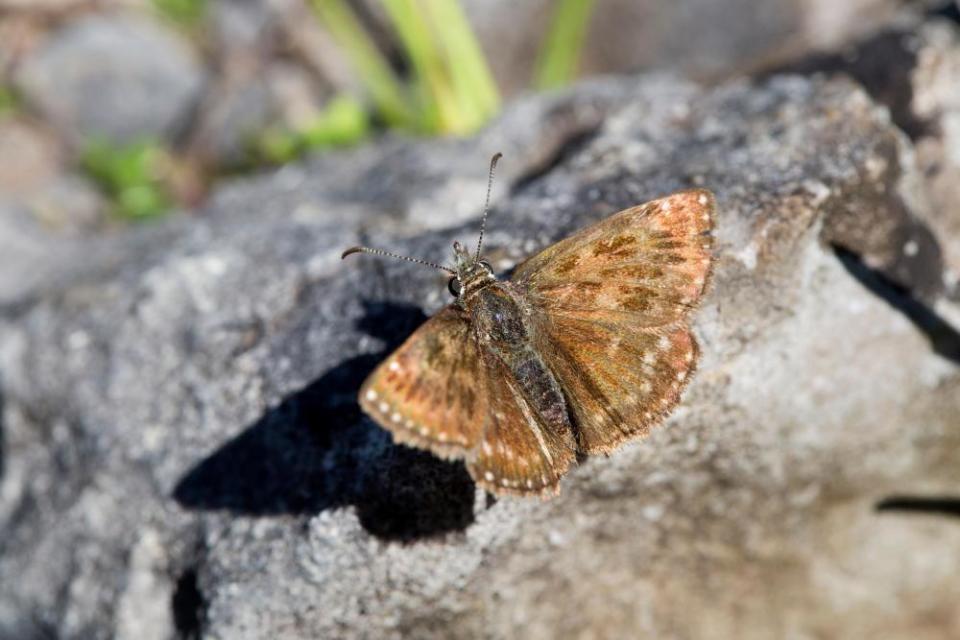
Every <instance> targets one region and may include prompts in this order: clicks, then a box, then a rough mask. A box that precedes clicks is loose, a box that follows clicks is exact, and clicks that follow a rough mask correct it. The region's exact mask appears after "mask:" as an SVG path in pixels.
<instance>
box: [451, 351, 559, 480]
mask: <svg viewBox="0 0 960 640" xmlns="http://www.w3.org/2000/svg"><path fill="white" fill-rule="evenodd" d="M487 362H488V364H489V366H487V367H485V372H486V375H487V380H486V386H487V388H488V390H489V399H490V412H489V414H488V416H487V421H486V423H485V425H484V428H483V437H482V440H481V442H480V445H479V447H478V448H477V450H476V452H475V454H474V456H475V457H474V458H473V460H472V461H470V462H468V463H467V469H468V470H469V471H470V475H471V476H472V477H473V479H474V481H475V482H476V483H477V484H478V485H480V486H481V487H483V488H484V489H486V490H487V491H490V492H491V493H500V494H514V495H526V494H530V493H540V494H550V493H556V492H557V491H558V490H559V486H560V478H561V477H562V476H563V474H565V473H566V472H567V469H568V468H569V467H570V464H571V463H572V462H573V460H574V458H575V456H576V443H575V442H574V439H573V434H572V432H571V431H570V430H569V429H567V430H564V431H560V432H558V431H557V430H556V429H551V428H550V426H549V425H548V424H547V423H546V422H545V421H544V420H543V418H542V417H541V416H539V415H537V413H536V412H535V411H533V409H532V408H531V406H530V403H529V402H528V400H527V398H526V397H524V394H523V392H522V391H521V389H520V388H519V386H518V385H517V383H516V381H515V380H514V379H513V377H512V376H511V375H510V372H509V371H507V369H506V367H504V366H503V365H501V364H498V363H497V361H496V360H494V359H493V358H492V357H488V360H487Z"/></svg>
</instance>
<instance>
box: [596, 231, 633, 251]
mask: <svg viewBox="0 0 960 640" xmlns="http://www.w3.org/2000/svg"><path fill="white" fill-rule="evenodd" d="M636 242H637V239H636V238H635V237H634V236H632V235H630V234H626V233H624V234H621V235H619V236H614V237H613V238H610V239H609V240H601V241H600V242H598V243H597V246H596V247H594V248H593V255H594V256H602V255H608V256H609V255H616V256H622V255H628V253H629V252H627V251H624V249H625V248H626V247H629V246H631V245H634V244H636Z"/></svg>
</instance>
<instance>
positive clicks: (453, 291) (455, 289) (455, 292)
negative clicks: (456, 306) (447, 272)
mask: <svg viewBox="0 0 960 640" xmlns="http://www.w3.org/2000/svg"><path fill="white" fill-rule="evenodd" d="M447 289H449V290H450V295H452V296H453V297H455V298H456V297H457V296H459V295H460V281H459V280H457V278H456V276H454V277H452V278H450V280H448V281H447Z"/></svg>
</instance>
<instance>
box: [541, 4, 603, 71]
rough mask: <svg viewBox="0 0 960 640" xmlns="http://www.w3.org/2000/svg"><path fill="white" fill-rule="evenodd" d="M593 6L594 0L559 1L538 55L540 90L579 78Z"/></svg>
mask: <svg viewBox="0 0 960 640" xmlns="http://www.w3.org/2000/svg"><path fill="white" fill-rule="evenodd" d="M593 5H594V0H558V2H557V5H556V9H555V10H554V13H553V18H552V20H551V22H550V30H549V31H548V32H547V37H546V38H545V39H544V42H543V46H542V47H541V49H540V55H539V56H538V58H537V67H536V72H535V76H534V86H535V87H536V88H537V89H555V88H557V87H562V86H565V85H567V84H569V83H570V82H572V81H573V80H574V79H575V78H576V75H577V65H578V64H579V62H580V52H581V50H582V49H583V41H584V37H585V35H586V31H587V25H588V24H589V21H590V13H591V12H592V11H593Z"/></svg>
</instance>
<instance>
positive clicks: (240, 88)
mask: <svg viewBox="0 0 960 640" xmlns="http://www.w3.org/2000/svg"><path fill="white" fill-rule="evenodd" d="M956 13H957V11H956V7H955V6H954V4H953V3H952V2H948V1H943V0H940V1H938V0H912V1H911V0H845V1H844V2H835V1H833V0H766V1H763V2H758V1H755V0H676V1H670V2H664V1H657V0H528V1H525V2H508V1H507V0H462V1H460V0H382V1H378V0H0V219H2V218H7V224H9V223H10V220H9V219H10V218H11V217H19V218H21V219H20V223H21V224H22V223H23V222H24V220H23V218H24V217H27V218H28V219H29V223H31V224H32V223H37V224H39V225H40V226H41V227H42V228H43V229H44V230H45V232H50V233H55V234H88V233H101V232H103V231H104V230H106V229H110V228H116V227H117V226H123V225H125V224H128V223H130V222H135V221H141V220H146V219H152V218H157V217H161V216H165V215H168V214H170V212H172V211H175V210H184V209H189V208H191V207H194V206H196V205H198V204H200V203H202V202H203V201H204V199H205V198H206V197H207V195H208V194H209V192H210V190H211V189H212V188H214V186H215V185H216V184H217V183H218V182H219V181H221V180H223V179H225V178H228V177H232V176H237V175H242V174H247V173H250V172H256V171H261V170H263V169H265V168H269V167H276V166H278V165H283V164H284V163H289V162H292V161H295V160H296V159H298V158H299V157H301V156H303V155H304V154H307V153H322V152H323V151H324V150H328V149H331V148H337V147H344V146H351V145H360V144H363V142H364V141H365V140H368V139H370V138H371V137H373V136H379V135H383V134H385V133H397V134H401V135H413V136H441V135H468V134H470V133H471V132H473V131H475V130H477V129H478V128H479V127H481V126H483V124H484V123H485V122H487V121H488V120H489V119H490V118H492V117H495V116H496V114H497V112H498V110H499V109H500V107H501V105H502V103H503V101H504V100H508V99H510V98H511V97H513V96H515V95H517V94H519V93H523V92H529V91H541V90H550V89H555V88H558V87H562V86H564V85H566V84H569V83H570V82H572V81H574V80H575V79H576V78H578V77H583V76H589V75H596V74H611V73H634V72H641V71H650V70H667V71H672V72H677V73H680V74H683V75H686V76H688V77H692V78H694V79H697V80H700V81H703V82H708V83H710V82H718V81H722V80H724V79H727V78H730V77H733V76H736V75H738V74H742V73H745V72H751V73H752V72H756V71H758V70H762V69H765V68H774V67H777V66H778V65H784V64H787V63H788V62H789V61H791V60H798V59H804V58H809V56H810V55H812V54H815V53H828V52H842V51H843V48H844V47H845V46H848V45H850V44H851V43H854V42H857V41H862V40H863V39H865V38H869V37H870V36H872V35H874V34H876V33H879V32H881V31H883V30H889V29H901V30H903V32H905V33H906V32H909V30H910V28H911V27H913V26H916V25H918V24H920V23H921V22H922V21H923V20H925V19H929V18H930V17H931V16H939V17H943V18H945V19H947V20H952V19H955V18H956ZM880 73H881V74H882V73H883V70H882V69H881V70H880ZM2 229H3V227H2V226H0V231H2Z"/></svg>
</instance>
